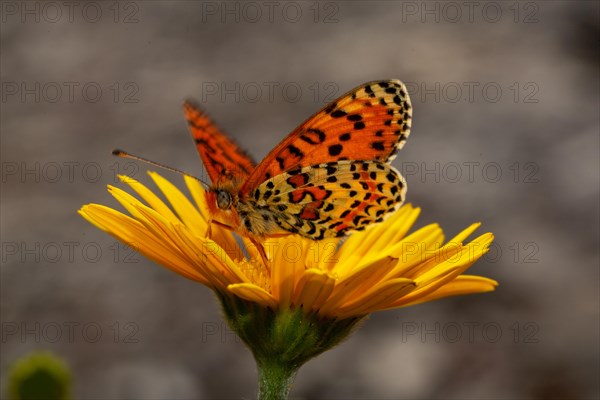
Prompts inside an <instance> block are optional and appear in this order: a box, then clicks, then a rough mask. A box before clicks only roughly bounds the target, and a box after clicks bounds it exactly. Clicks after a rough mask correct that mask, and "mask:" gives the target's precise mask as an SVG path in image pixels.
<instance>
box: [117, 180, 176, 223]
mask: <svg viewBox="0 0 600 400" xmlns="http://www.w3.org/2000/svg"><path fill="white" fill-rule="evenodd" d="M119 179H121V181H122V182H124V183H126V184H128V185H129V186H130V187H131V188H132V189H133V190H134V191H135V192H136V193H137V194H139V195H140V197H141V198H142V199H144V200H145V201H146V203H148V205H149V206H150V207H152V208H153V209H155V210H156V211H157V212H158V213H159V214H161V215H162V216H163V217H165V218H166V219H168V220H169V221H172V222H175V221H177V220H178V218H177V216H176V215H175V214H173V211H171V209H170V208H169V206H167V205H166V204H165V203H164V202H163V201H162V200H161V199H159V198H158V196H157V195H155V194H154V193H152V192H151V191H150V190H149V189H148V188H147V187H146V186H144V185H143V184H141V183H140V182H138V181H136V180H135V179H133V178H131V177H129V176H126V175H119ZM111 189H112V190H113V191H114V190H117V188H115V187H112V186H109V191H110V190H111ZM118 190H120V189H118ZM120 192H122V193H125V192H123V191H122V190H120ZM129 196H131V195H129ZM131 197H133V196H131Z"/></svg>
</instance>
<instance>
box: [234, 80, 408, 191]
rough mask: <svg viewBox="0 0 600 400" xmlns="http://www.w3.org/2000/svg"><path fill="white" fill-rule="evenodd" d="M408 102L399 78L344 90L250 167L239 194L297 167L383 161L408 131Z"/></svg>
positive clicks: (395, 148) (399, 144) (406, 92)
mask: <svg viewBox="0 0 600 400" xmlns="http://www.w3.org/2000/svg"><path fill="white" fill-rule="evenodd" d="M411 113H412V107H411V104H410V99H409V97H408V91H407V89H406V86H405V85H404V84H403V83H402V82H400V81H399V80H387V81H375V82H369V83H366V84H363V85H361V86H359V87H357V88H355V89H353V90H351V91H350V92H348V93H346V94H345V95H343V96H342V97H340V98H339V99H337V100H336V101H334V102H333V103H331V104H329V105H328V106H326V107H325V108H323V109H322V110H321V111H319V112H317V113H316V114H314V115H313V116H312V117H310V118H309V119H308V120H307V121H305V122H304V123H303V124H302V125H300V126H299V127H298V128H296V130H294V131H293V132H292V133H290V134H289V135H288V136H287V137H286V138H285V139H284V140H283V141H282V142H281V143H280V144H279V145H278V146H277V147H275V148H274V149H273V150H272V151H271V152H270V153H269V154H268V155H267V156H266V157H265V159H264V160H263V161H262V162H261V163H260V164H259V165H258V167H257V168H256V169H255V170H254V171H253V172H252V174H251V175H250V177H249V178H248V180H247V181H246V183H245V184H244V185H243V186H242V188H241V190H240V193H241V194H242V195H244V194H249V193H250V192H252V191H253V190H254V189H255V188H256V187H258V186H259V185H260V184H262V183H263V182H265V181H266V180H268V179H270V178H272V177H274V176H277V175H279V174H281V173H284V172H287V171H290V170H296V169H299V168H304V167H308V166H311V165H318V164H322V163H327V162H334V161H339V160H377V161H382V162H388V161H390V160H391V158H392V156H393V155H394V153H395V151H396V150H397V149H400V148H401V147H402V146H403V145H404V142H405V141H406V138H407V137H408V135H409V133H410V124H411Z"/></svg>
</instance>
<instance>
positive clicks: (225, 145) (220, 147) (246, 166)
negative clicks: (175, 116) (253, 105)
mask: <svg viewBox="0 0 600 400" xmlns="http://www.w3.org/2000/svg"><path fill="white" fill-rule="evenodd" d="M183 110H184V113H185V117H186V119H187V122H188V126H189V129H190V133H191V134H192V137H193V138H194V142H195V143H196V148H197V149H198V153H199V154H200V158H201V159H202V162H203V163H204V167H205V168H206V172H207V173H208V176H209V177H210V180H211V181H212V182H213V184H214V183H216V182H218V181H221V182H222V181H223V180H229V181H231V180H235V181H245V180H246V178H247V177H248V176H249V175H250V174H251V173H252V171H254V168H255V166H256V163H255V162H254V161H253V160H252V158H251V157H250V156H249V155H248V154H247V153H246V152H245V151H244V150H242V149H241V148H240V147H239V146H238V145H237V144H236V143H235V142H234V141H233V140H232V139H230V138H229V137H227V135H226V134H225V133H223V131H221V130H220V129H219V127H217V125H215V123H214V122H213V121H212V120H211V119H210V118H209V117H208V115H206V113H204V112H203V111H202V110H200V108H199V107H197V106H196V105H195V104H194V103H193V102H192V101H186V102H185V103H184V105H183Z"/></svg>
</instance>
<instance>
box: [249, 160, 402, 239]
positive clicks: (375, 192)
mask: <svg viewBox="0 0 600 400" xmlns="http://www.w3.org/2000/svg"><path fill="white" fill-rule="evenodd" d="M405 195H406V183H405V181H404V178H403V177H402V176H401V175H400V174H399V173H398V171H396V169H395V168H394V167H392V166H391V165H389V164H387V163H385V162H382V161H355V160H352V161H349V160H342V161H335V162H329V163H324V164H319V165H313V166H309V167H304V168H301V169H298V170H294V171H289V172H285V173H283V174H280V175H277V176H275V177H273V178H271V179H268V180H267V181H266V182H264V183H263V184H261V185H260V186H259V187H258V188H256V189H255V190H254V191H253V192H252V193H251V200H249V201H250V202H251V203H252V207H253V208H254V209H255V210H257V211H258V213H257V214H258V215H260V216H261V217H262V218H264V219H265V220H266V221H267V223H275V224H277V225H278V226H279V227H280V228H281V229H283V230H285V231H288V232H291V233H298V234H301V235H302V236H305V237H308V238H311V239H314V240H320V239H323V238H326V237H339V236H343V235H344V234H346V233H348V232H349V231H354V230H362V229H364V228H366V227H367V226H369V225H370V224H372V223H377V222H381V221H382V220H383V219H384V218H385V217H386V215H388V214H389V213H391V212H393V211H395V210H396V209H397V208H398V207H400V205H401V204H402V203H403V201H404V198H405Z"/></svg>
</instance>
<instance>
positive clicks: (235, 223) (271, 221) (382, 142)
mask: <svg viewBox="0 0 600 400" xmlns="http://www.w3.org/2000/svg"><path fill="white" fill-rule="evenodd" d="M184 108H185V113H186V117H187V119H188V123H189V126H190V130H191V133H192V136H193V137H194V140H195V142H196V144H197V148H198V151H199V153H200V156H201V158H202V160H203V161H204V164H205V167H206V170H207V172H208V174H209V176H210V178H211V180H212V181H213V186H212V187H211V188H210V189H209V190H208V191H207V192H206V197H207V198H206V200H207V202H208V207H209V212H210V213H211V218H212V219H213V220H214V221H216V222H218V223H220V224H222V225H225V226H227V227H229V228H230V229H232V230H234V231H235V232H237V233H239V234H241V235H244V236H247V237H250V238H265V237H268V236H273V235H281V234H300V235H302V236H305V237H308V238H311V239H314V240H320V239H324V238H328V237H340V236H343V235H345V234H347V233H349V232H351V231H355V230H362V229H365V228H366V227H367V226H369V225H370V224H372V223H377V222H380V221H382V220H383V219H384V218H385V217H386V216H387V215H389V214H390V213H392V212H393V211H394V210H396V209H397V208H398V207H399V206H400V205H401V204H402V202H403V201H404V197H405V193H406V183H405V181H404V179H403V178H402V176H401V175H400V174H399V173H398V171H397V170H396V169H394V168H393V167H392V166H391V165H390V162H391V160H392V159H393V157H394V154H395V151H396V150H397V149H399V148H401V147H402V145H403V144H404V142H405V141H406V138H407V137H408V134H409V131H410V121H411V112H412V108H411V105H410V100H409V98H408V93H407V91H406V87H405V86H404V84H402V83H401V82H400V81H396V80H393V81H378V82H369V83H366V84H364V85H361V86H360V87H358V88H356V89H354V90H352V91H350V92H348V93H346V94H345V95H344V96H342V97H340V98H339V99H338V100H336V101H334V102H333V103H331V104H329V105H328V106H326V107H324V108H323V109H322V110H320V111H319V112H317V113H316V114H315V115H313V116H312V117H311V118H309V119H308V120H307V121H305V122H304V123H303V124H302V125H300V126H299V127H298V128H297V129H296V130H294V131H293V132H292V133H291V134H289V135H288V136H287V137H286V138H285V139H284V140H283V141H282V142H281V143H280V144H279V145H278V146H276V147H275V148H274V149H273V150H272V151H271V152H270V153H269V154H268V155H267V156H266V157H265V159H264V160H263V161H262V162H261V163H259V164H258V165H257V164H256V163H255V162H254V161H253V160H252V159H251V158H250V157H249V156H248V155H247V154H246V153H245V152H243V151H242V150H241V149H239V147H238V146H237V145H235V143H234V142H233V141H232V140H231V139H229V138H228V137H227V136H226V135H225V134H223V133H222V132H221V131H220V130H219V129H218V128H217V127H216V125H214V123H212V121H211V120H210V119H209V118H208V117H207V116H206V115H205V114H204V113H202V112H201V111H200V110H199V109H198V108H197V107H195V106H193V105H192V104H191V103H186V104H185V106H184Z"/></svg>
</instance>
